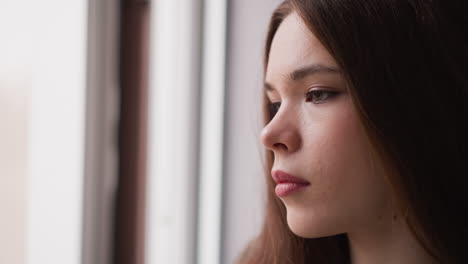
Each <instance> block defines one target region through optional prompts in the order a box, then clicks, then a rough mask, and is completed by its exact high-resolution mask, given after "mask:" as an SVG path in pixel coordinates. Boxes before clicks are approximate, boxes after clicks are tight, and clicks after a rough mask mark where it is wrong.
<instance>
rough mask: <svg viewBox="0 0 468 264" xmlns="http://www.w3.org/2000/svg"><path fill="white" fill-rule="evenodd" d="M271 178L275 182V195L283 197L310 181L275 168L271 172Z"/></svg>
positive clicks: (308, 183)
mask: <svg viewBox="0 0 468 264" xmlns="http://www.w3.org/2000/svg"><path fill="white" fill-rule="evenodd" d="M272 177H273V180H274V181H275V182H276V183H277V185H276V187H275V193H276V195H277V196H280V197H285V196H287V195H289V194H291V193H293V192H295V191H298V190H300V189H302V188H304V187H307V186H308V185H310V182H308V181H306V180H304V179H302V178H299V177H296V176H293V175H290V174H288V173H286V172H284V171H281V170H277V171H273V172H272Z"/></svg>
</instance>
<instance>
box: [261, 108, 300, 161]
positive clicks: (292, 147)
mask: <svg viewBox="0 0 468 264" xmlns="http://www.w3.org/2000/svg"><path fill="white" fill-rule="evenodd" d="M297 124H298V122H297V121H295V118H293V117H292V116H291V115H289V116H288V115H287V114H286V113H283V114H280V112H278V113H277V114H276V115H275V117H274V118H273V119H272V120H271V121H270V123H268V124H267V125H266V126H265V127H264V128H263V129H262V132H261V136H260V138H261V141H262V144H263V145H264V146H265V147H266V148H267V149H269V150H272V151H274V152H278V151H286V152H294V151H296V150H297V149H299V147H300V145H301V137H300V133H299V131H298V128H297Z"/></svg>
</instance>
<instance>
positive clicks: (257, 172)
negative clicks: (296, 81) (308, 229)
mask: <svg viewBox="0 0 468 264" xmlns="http://www.w3.org/2000/svg"><path fill="white" fill-rule="evenodd" d="M279 3H280V1H279V0H262V1H251V0H235V1H229V9H228V17H229V21H228V39H227V41H228V50H227V53H228V54H227V63H228V64H227V92H226V100H227V102H226V103H227V108H226V111H227V113H226V127H225V133H226V134H225V136H226V143H225V144H226V145H225V178H224V179H225V180H224V181H225V182H224V199H225V203H224V206H225V208H224V216H223V217H224V227H223V234H224V235H223V243H224V246H223V254H222V255H223V263H225V264H230V263H233V261H234V260H235V259H236V257H237V256H238V255H239V254H240V252H241V250H242V249H243V247H244V246H245V244H246V243H247V242H248V241H249V240H250V239H252V238H253V237H254V236H255V235H256V234H257V233H258V232H259V231H260V227H261V224H262V220H263V210H264V209H263V208H264V200H263V198H264V190H265V188H264V184H265V183H264V175H263V169H262V165H261V157H262V155H263V151H262V149H263V148H262V146H261V143H260V141H259V137H260V130H261V128H262V119H261V99H262V97H261V95H262V89H263V72H262V61H263V45H264V40H265V37H266V32H267V24H268V20H269V18H270V15H271V13H272V11H273V9H274V8H275V7H276V5H278V4H279Z"/></svg>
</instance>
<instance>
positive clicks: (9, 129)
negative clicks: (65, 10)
mask: <svg viewBox="0 0 468 264" xmlns="http://www.w3.org/2000/svg"><path fill="white" fill-rule="evenodd" d="M1 4H2V8H0V58H1V60H0V209H1V211H0V263H14V264H22V263H24V260H25V258H24V255H25V247H26V245H25V228H26V220H25V215H26V205H27V204H26V200H27V198H26V187H27V185H26V184H27V181H26V179H27V173H28V153H27V146H28V133H27V129H28V127H29V125H28V124H29V121H30V118H29V115H30V113H29V111H30V93H31V91H30V88H29V84H30V75H29V73H30V72H29V65H28V64H27V62H28V58H29V57H30V56H31V52H30V50H31V49H30V48H29V47H30V45H31V44H30V43H31V39H30V34H29V31H28V28H29V24H28V23H29V22H28V21H26V19H25V18H26V17H28V15H29V14H30V11H29V9H27V8H25V4H24V3H23V2H22V1H1Z"/></svg>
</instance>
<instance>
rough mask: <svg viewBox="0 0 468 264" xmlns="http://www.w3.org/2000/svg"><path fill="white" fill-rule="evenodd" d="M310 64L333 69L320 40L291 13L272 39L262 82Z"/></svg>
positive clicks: (273, 80)
mask: <svg viewBox="0 0 468 264" xmlns="http://www.w3.org/2000/svg"><path fill="white" fill-rule="evenodd" d="M310 64H323V65H329V66H334V67H336V66H337V65H336V62H335V60H334V59H333V57H332V56H331V55H330V54H329V53H328V51H327V50H326V49H325V48H324V47H323V45H322V44H321V43H320V41H319V40H318V39H317V38H316V37H315V36H314V34H313V33H312V32H311V31H310V30H309V29H308V28H307V26H306V25H305V24H304V22H303V21H302V19H301V18H300V17H299V16H298V15H297V13H296V12H293V13H291V14H290V15H289V16H287V17H286V18H285V19H284V21H283V22H282V23H281V25H280V26H279V28H278V30H277V32H276V34H275V36H274V38H273V41H272V44H271V49H270V54H269V58H268V65H267V72H266V76H265V80H266V81H267V82H270V83H275V82H279V81H280V79H282V80H284V79H286V78H287V76H288V74H289V73H291V72H292V71H294V70H295V69H297V68H300V67H303V66H306V65H310Z"/></svg>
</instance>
